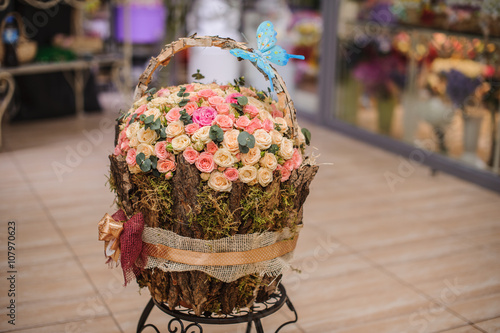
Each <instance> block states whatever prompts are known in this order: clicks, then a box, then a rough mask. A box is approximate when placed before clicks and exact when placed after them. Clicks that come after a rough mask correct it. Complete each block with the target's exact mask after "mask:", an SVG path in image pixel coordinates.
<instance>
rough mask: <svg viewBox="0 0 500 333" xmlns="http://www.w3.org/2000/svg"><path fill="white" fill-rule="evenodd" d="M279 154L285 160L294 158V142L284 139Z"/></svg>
mask: <svg viewBox="0 0 500 333" xmlns="http://www.w3.org/2000/svg"><path fill="white" fill-rule="evenodd" d="M279 154H280V156H281V157H283V158H284V159H285V160H289V159H291V158H292V156H293V142H292V140H290V139H287V138H283V141H281V144H280V151H279Z"/></svg>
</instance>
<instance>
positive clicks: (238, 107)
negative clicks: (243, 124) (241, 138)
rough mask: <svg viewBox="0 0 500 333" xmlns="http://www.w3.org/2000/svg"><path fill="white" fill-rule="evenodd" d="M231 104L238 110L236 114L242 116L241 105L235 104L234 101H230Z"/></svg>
mask: <svg viewBox="0 0 500 333" xmlns="http://www.w3.org/2000/svg"><path fill="white" fill-rule="evenodd" d="M231 106H232V107H233V108H235V109H236V111H238V114H239V115H240V116H242V115H243V107H242V106H241V105H239V104H236V103H231Z"/></svg>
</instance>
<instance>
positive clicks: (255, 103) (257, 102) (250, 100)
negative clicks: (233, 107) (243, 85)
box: [248, 97, 265, 110]
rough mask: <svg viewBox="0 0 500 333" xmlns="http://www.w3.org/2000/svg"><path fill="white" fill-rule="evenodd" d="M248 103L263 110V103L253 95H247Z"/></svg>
mask: <svg viewBox="0 0 500 333" xmlns="http://www.w3.org/2000/svg"><path fill="white" fill-rule="evenodd" d="M248 104H249V105H252V106H255V107H256V108H257V109H259V110H264V108H265V104H264V103H262V102H261V101H260V100H258V99H257V98H255V97H248Z"/></svg>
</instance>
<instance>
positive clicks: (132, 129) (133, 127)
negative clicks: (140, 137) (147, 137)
mask: <svg viewBox="0 0 500 333" xmlns="http://www.w3.org/2000/svg"><path fill="white" fill-rule="evenodd" d="M140 128H141V124H140V123H139V122H135V123H132V124H130V125H129V126H128V127H127V130H126V132H125V133H126V134H127V138H128V139H129V140H131V139H132V138H133V137H134V136H135V135H136V134H137V132H138V131H139V129H140Z"/></svg>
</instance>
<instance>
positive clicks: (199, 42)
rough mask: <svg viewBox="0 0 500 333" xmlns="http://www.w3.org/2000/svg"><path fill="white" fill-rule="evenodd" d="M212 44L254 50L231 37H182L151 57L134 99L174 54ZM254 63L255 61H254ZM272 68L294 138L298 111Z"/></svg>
mask: <svg viewBox="0 0 500 333" xmlns="http://www.w3.org/2000/svg"><path fill="white" fill-rule="evenodd" d="M212 46H213V47H219V48H221V49H223V50H231V49H234V48H238V49H242V50H246V51H249V50H250V51H251V50H252V49H251V48H249V47H247V46H246V45H245V44H244V43H240V42H237V41H235V40H233V39H231V38H221V37H218V36H203V37H196V36H195V35H193V36H190V37H186V38H180V39H178V40H177V41H175V42H172V43H170V44H168V45H166V46H165V48H164V49H163V50H162V52H161V53H160V54H159V55H158V56H157V57H155V58H151V60H150V61H149V65H148V67H147V68H146V70H145V71H144V73H142V75H141V76H140V77H139V83H138V84H137V87H136V89H135V94H134V101H137V100H138V99H140V98H141V97H142V96H143V95H144V94H145V92H146V90H147V89H148V84H149V82H150V81H151V77H152V75H153V73H154V72H155V70H156V69H157V68H158V67H159V66H167V65H168V63H169V62H170V59H171V58H172V57H173V56H174V54H176V53H177V52H180V51H183V50H185V49H188V48H190V47H212ZM252 64H254V63H253V62H252ZM254 66H255V67H256V68H257V69H258V70H259V71H260V72H261V73H262V74H263V75H264V77H265V78H266V79H267V75H266V74H265V73H264V72H263V71H262V70H261V69H260V68H258V67H257V66H256V65H255V64H254ZM271 68H272V70H273V72H274V74H275V77H274V78H273V82H272V84H273V87H274V90H275V91H276V93H277V95H278V105H279V108H280V109H282V110H284V113H285V119H286V121H287V122H288V125H289V126H290V128H291V131H292V133H291V137H292V139H294V138H296V136H297V133H298V126H297V115H296V113H297V111H296V109H295V107H294V105H293V102H292V98H291V97H290V95H289V93H288V90H287V89H286V85H285V82H284V81H283V79H282V78H281V76H280V75H279V73H278V72H277V71H276V69H274V68H273V67H272V66H271Z"/></svg>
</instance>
